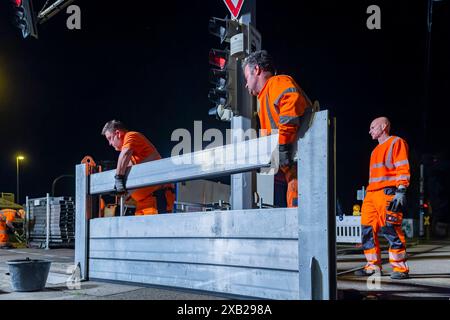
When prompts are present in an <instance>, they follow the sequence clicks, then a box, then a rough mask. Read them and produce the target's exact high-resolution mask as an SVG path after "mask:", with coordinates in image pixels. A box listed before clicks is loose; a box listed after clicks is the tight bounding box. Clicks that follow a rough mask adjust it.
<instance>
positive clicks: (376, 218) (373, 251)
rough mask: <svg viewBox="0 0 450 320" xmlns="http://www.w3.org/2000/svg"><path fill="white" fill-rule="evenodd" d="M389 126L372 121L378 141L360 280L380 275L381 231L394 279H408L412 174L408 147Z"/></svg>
mask: <svg viewBox="0 0 450 320" xmlns="http://www.w3.org/2000/svg"><path fill="white" fill-rule="evenodd" d="M389 131H390V122H389V120H388V119H387V118H385V117H381V118H377V119H375V120H373V121H372V123H371V124H370V131H369V134H370V135H371V136H372V139H374V140H378V146H376V147H375V149H374V150H373V152H372V155H371V157H370V173H369V186H368V187H367V194H366V196H365V198H364V202H363V205H362V210H361V230H362V231H361V232H362V246H363V249H364V255H365V256H366V259H367V264H366V266H365V267H364V269H363V270H358V271H356V272H355V274H356V275H358V276H369V275H372V274H374V273H375V272H380V273H381V253H380V246H379V242H378V236H377V234H378V231H379V230H380V229H381V231H382V232H383V234H384V236H385V237H386V239H387V240H388V241H389V262H390V263H391V265H392V268H393V273H392V274H391V278H392V279H406V278H408V277H409V274H408V273H409V269H408V265H407V263H406V243H405V236H404V234H403V231H402V220H403V214H402V212H403V210H404V208H405V206H406V189H407V188H408V186H409V181H410V172H409V162H408V145H407V143H406V141H405V140H403V139H402V138H399V137H396V136H390V135H389Z"/></svg>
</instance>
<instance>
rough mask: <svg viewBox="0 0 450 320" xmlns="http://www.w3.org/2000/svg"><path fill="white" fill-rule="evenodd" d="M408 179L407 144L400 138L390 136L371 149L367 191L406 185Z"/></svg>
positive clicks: (407, 184)
mask: <svg viewBox="0 0 450 320" xmlns="http://www.w3.org/2000/svg"><path fill="white" fill-rule="evenodd" d="M409 180H410V172H409V162H408V144H407V143H406V141H405V140H403V139H402V138H399V137H396V136H391V137H389V138H388V139H387V140H386V141H384V142H383V143H381V144H379V145H378V146H376V147H375V149H374V150H373V151H372V155H371V156H370V171H369V186H368V187H367V191H374V190H380V189H383V188H386V187H398V186H399V185H404V186H405V187H408V186H409Z"/></svg>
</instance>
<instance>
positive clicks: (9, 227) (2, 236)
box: [0, 209, 16, 249]
mask: <svg viewBox="0 0 450 320" xmlns="http://www.w3.org/2000/svg"><path fill="white" fill-rule="evenodd" d="M15 217H16V210H13V209H3V210H0V248H2V249H8V248H10V247H11V245H10V243H9V236H8V232H10V233H14V231H15V229H14V226H13V222H14V218H15Z"/></svg>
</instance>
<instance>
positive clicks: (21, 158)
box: [16, 155, 25, 204]
mask: <svg viewBox="0 0 450 320" xmlns="http://www.w3.org/2000/svg"><path fill="white" fill-rule="evenodd" d="M20 160H25V157H24V156H20V155H19V156H17V157H16V168H17V171H16V172H17V200H16V203H18V204H20V199H19V161H20Z"/></svg>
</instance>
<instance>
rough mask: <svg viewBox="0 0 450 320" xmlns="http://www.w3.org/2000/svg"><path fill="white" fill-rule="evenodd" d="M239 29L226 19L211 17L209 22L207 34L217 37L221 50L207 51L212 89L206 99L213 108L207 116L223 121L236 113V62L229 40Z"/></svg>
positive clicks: (234, 23)
mask: <svg viewBox="0 0 450 320" xmlns="http://www.w3.org/2000/svg"><path fill="white" fill-rule="evenodd" d="M240 29H241V28H240V24H239V23H238V22H237V21H233V20H230V19H227V18H225V19H220V18H215V17H213V18H211V19H210V20H209V32H210V33H211V34H213V35H215V36H217V37H219V39H220V44H221V45H222V48H221V49H211V50H210V51H209V64H210V65H212V66H213V67H212V69H211V70H210V82H211V83H212V84H213V88H211V89H210V90H209V94H208V98H209V100H210V101H211V102H212V103H213V107H212V108H211V109H209V112H208V114H209V115H211V116H216V118H217V119H220V120H223V121H230V120H231V117H232V116H233V113H236V105H237V104H236V100H237V98H236V94H237V88H236V85H237V83H236V77H237V73H236V71H237V70H236V66H237V64H236V62H237V60H236V57H234V56H233V54H232V52H231V49H232V48H231V47H230V45H231V44H230V39H231V37H233V36H234V35H236V34H237V33H239V32H240ZM224 43H225V45H224ZM230 52H231V54H230Z"/></svg>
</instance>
